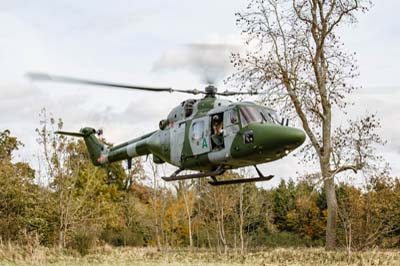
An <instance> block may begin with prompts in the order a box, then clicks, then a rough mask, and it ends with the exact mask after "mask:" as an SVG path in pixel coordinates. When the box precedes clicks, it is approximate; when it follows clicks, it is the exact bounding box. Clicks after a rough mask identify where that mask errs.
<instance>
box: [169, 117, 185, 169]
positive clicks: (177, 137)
mask: <svg viewBox="0 0 400 266" xmlns="http://www.w3.org/2000/svg"><path fill="white" fill-rule="evenodd" d="M185 128H186V122H181V123H179V124H178V125H175V126H174V127H173V128H172V129H171V162H172V163H173V164H174V165H181V157H182V150H183V141H184V140H185Z"/></svg>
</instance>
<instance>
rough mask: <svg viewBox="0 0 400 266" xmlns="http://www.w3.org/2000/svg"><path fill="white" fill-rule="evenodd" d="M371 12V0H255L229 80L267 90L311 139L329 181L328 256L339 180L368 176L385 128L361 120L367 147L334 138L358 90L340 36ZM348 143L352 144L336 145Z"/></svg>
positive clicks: (313, 156)
mask: <svg viewBox="0 0 400 266" xmlns="http://www.w3.org/2000/svg"><path fill="white" fill-rule="evenodd" d="M370 6H371V2H370V1H369V0H280V1H279V0H249V4H248V6H247V9H246V10H245V11H243V12H241V13H238V14H237V17H238V19H237V23H238V25H239V26H240V27H241V28H242V34H243V35H244V36H245V37H246V38H247V41H246V44H247V45H248V47H249V51H248V52H247V53H246V54H245V55H242V54H234V55H233V57H232V62H233V63H234V66H235V67H236V68H237V70H238V72H237V73H236V74H234V75H233V76H232V77H230V79H228V81H233V82H234V81H236V82H237V81H239V83H240V84H241V86H242V88H244V87H247V88H250V89H255V90H262V89H267V91H266V92H267V93H266V95H265V97H264V98H263V101H264V102H265V103H267V104H268V105H270V106H272V107H275V108H279V109H281V110H282V111H283V112H285V113H291V114H293V117H295V116H296V117H298V119H299V121H300V123H301V125H302V126H303V128H304V130H305V132H306V134H307V136H308V139H309V142H308V145H306V146H305V148H304V151H306V153H305V157H306V159H309V160H308V161H310V160H311V161H315V162H317V163H319V166H320V171H321V176H322V178H323V182H324V188H325V192H326V196H327V203H328V217H327V226H326V249H328V250H330V249H334V248H335V247H336V222H337V199H336V195H335V182H334V177H335V175H337V174H339V173H342V172H344V171H347V170H353V171H357V170H360V169H362V168H363V167H364V166H365V165H366V163H365V160H366V159H370V158H368V156H366V154H367V152H368V150H370V149H372V147H373V143H374V141H376V140H377V139H376V138H374V134H375V131H374V130H375V129H376V128H377V127H379V123H378V124H377V123H376V121H377V120H376V119H375V118H374V119H371V117H370V116H366V117H365V118H363V119H361V123H362V122H365V123H366V125H365V127H364V125H362V124H359V123H360V121H359V123H356V122H351V123H350V124H349V126H348V128H352V129H351V130H350V131H351V132H356V131H357V130H359V129H361V130H359V131H358V132H359V133H362V134H361V135H362V136H361V135H360V137H361V138H362V140H363V141H356V140H354V139H352V138H353V137H354V136H355V135H356V134H353V135H350V136H345V135H344V134H341V133H343V132H345V131H346V130H344V131H340V130H338V131H334V128H333V125H332V117H333V112H332V111H333V110H336V109H334V108H337V110H341V111H343V112H344V111H345V108H346V106H347V105H348V104H349V102H348V101H346V96H347V95H348V94H350V93H352V92H353V91H354V89H355V87H354V86H353V85H351V84H350V83H351V80H352V79H353V78H354V77H356V76H357V75H358V73H357V67H356V65H355V59H354V54H349V53H346V52H345V50H344V48H343V43H342V42H341V41H340V37H339V35H338V33H337V31H338V29H339V27H340V26H341V25H343V24H353V23H355V22H357V19H356V15H357V13H359V12H366V11H367V10H368V8H369V7H370ZM360 125H361V126H360ZM363 128H368V129H369V130H368V132H363V131H362V130H363ZM336 133H337V137H336V136H335V134H336ZM343 137H344V138H345V139H347V141H344V142H342V143H336V142H335V143H333V140H339V142H340V138H343ZM359 140H361V139H359ZM378 142H379V141H378ZM345 143H350V144H352V146H349V147H345V146H343V144H345ZM336 144H340V145H336ZM342 148H343V149H342ZM349 148H350V149H349ZM338 149H342V150H341V152H340V154H341V158H342V159H339V157H338V156H337V155H338V151H339V150H338ZM345 157H346V159H344V158H345Z"/></svg>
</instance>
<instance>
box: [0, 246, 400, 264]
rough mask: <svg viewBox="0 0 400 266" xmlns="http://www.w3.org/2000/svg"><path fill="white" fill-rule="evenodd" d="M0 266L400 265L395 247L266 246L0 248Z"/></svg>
mask: <svg viewBox="0 0 400 266" xmlns="http://www.w3.org/2000/svg"><path fill="white" fill-rule="evenodd" d="M0 265H53V266H61V265H84V266H86V265H87V266H88V265H100V266H102V265H112V266H119V265H121V266H122V265H143V266H153V265H154V266H160V265H170V266H183V265H185V266H186V265H190V266H208V265H219V266H225V265H226V266H228V265H234V266H236V265H244V266H246V265H248V266H256V265H265V266H278V265H279V266H286V265H287V266H289V265H290V266H292V265H293V266H294V265H302V266H317V265H332V266H342V265H343V266H345V265H354V266H356V265H357V266H362V265H371V266H372V265H387V266H389V265H390V266H391V265H393V266H399V265H400V251H399V250H372V251H366V252H357V253H352V254H351V256H348V255H347V254H346V252H344V251H343V252H342V251H337V252H325V251H323V250H322V249H314V248H310V249H270V250H263V251H258V252H253V253H249V254H247V255H246V256H243V257H242V256H240V255H238V254H237V253H236V252H231V253H229V254H228V255H218V254H216V253H215V252H210V251H207V250H195V251H189V250H167V251H164V252H158V251H157V250H156V249H154V248H112V247H109V246H104V247H101V248H97V249H96V250H94V251H93V252H92V253H90V254H89V255H87V256H85V257H81V256H79V255H78V254H77V253H75V252H72V251H65V250H64V251H61V250H57V249H54V248H53V249H49V248H44V247H36V248H32V247H17V246H12V245H2V246H1V247H0Z"/></svg>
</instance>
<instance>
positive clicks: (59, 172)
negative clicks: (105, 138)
mask: <svg viewBox="0 0 400 266" xmlns="http://www.w3.org/2000/svg"><path fill="white" fill-rule="evenodd" d="M40 118H41V121H40V123H41V128H40V129H36V132H37V134H38V136H39V138H38V142H39V144H41V146H42V149H43V157H42V158H43V160H44V161H45V166H46V169H45V172H44V174H45V175H47V176H48V185H49V186H50V188H51V189H52V190H53V195H54V198H55V202H56V204H57V206H56V212H57V213H58V221H57V222H58V245H59V247H65V246H66V245H67V243H68V242H71V241H73V239H74V237H78V238H79V241H82V237H85V238H86V237H88V238H93V237H96V236H97V234H99V233H100V231H101V230H102V229H103V228H104V227H106V226H107V225H108V224H112V223H114V222H116V220H115V219H113V218H114V217H116V216H118V215H117V214H116V213H117V211H118V208H116V207H115V205H114V203H115V202H116V201H118V200H119V199H120V196H121V195H120V190H123V189H124V185H123V183H124V182H123V181H122V180H125V179H126V175H125V173H124V171H123V170H121V169H122V167H121V165H120V164H114V165H112V166H109V167H105V168H98V167H95V166H94V165H93V164H92V163H91V162H90V160H89V158H88V154H87V151H86V146H85V143H84V142H83V141H82V140H81V139H80V140H76V139H70V138H67V137H65V136H62V135H61V136H60V135H55V134H54V131H55V129H58V130H61V129H62V126H63V122H62V120H61V119H59V120H58V121H57V120H55V119H54V118H53V117H52V116H50V117H47V113H46V110H44V109H43V110H42V112H41V113H40Z"/></svg>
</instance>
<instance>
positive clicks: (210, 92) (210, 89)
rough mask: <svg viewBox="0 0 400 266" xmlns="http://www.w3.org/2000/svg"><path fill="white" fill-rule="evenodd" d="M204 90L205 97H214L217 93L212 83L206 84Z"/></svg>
mask: <svg viewBox="0 0 400 266" xmlns="http://www.w3.org/2000/svg"><path fill="white" fill-rule="evenodd" d="M205 91H206V97H215V94H216V93H217V91H218V89H217V87H215V86H214V85H208V86H207V87H206V89H205Z"/></svg>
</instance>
